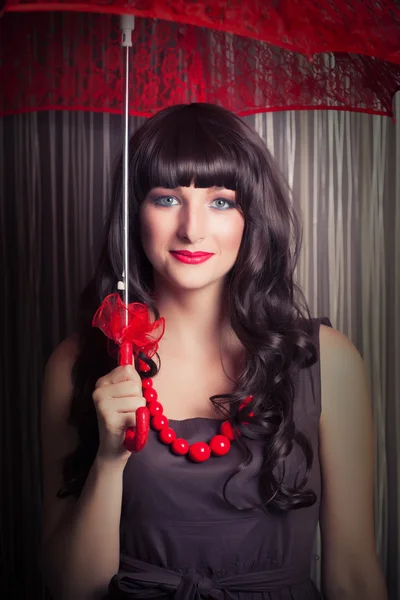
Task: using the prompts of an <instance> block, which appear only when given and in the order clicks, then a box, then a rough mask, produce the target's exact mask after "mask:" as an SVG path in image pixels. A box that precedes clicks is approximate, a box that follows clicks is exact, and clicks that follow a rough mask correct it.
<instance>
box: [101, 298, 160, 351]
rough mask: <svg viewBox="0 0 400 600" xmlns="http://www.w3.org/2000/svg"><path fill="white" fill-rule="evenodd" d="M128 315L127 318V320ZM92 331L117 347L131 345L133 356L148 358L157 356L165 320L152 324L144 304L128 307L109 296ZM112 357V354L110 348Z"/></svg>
mask: <svg viewBox="0 0 400 600" xmlns="http://www.w3.org/2000/svg"><path fill="white" fill-rule="evenodd" d="M127 315H128V318H127ZM92 325H93V327H98V328H99V329H101V331H102V332H103V333H104V334H105V335H106V336H107V337H108V338H110V339H111V340H113V341H114V342H115V343H116V344H118V345H119V346H121V345H122V344H123V343H125V342H131V343H132V344H133V351H134V354H136V355H137V354H138V353H139V352H143V353H144V354H146V356H148V357H149V358H151V357H152V356H154V354H155V353H156V352H157V349H158V342H159V341H160V339H161V338H162V336H163V335H164V330H165V319H164V318H161V319H158V320H156V321H154V323H152V322H151V320H150V314H149V309H148V307H147V306H146V305H145V304H140V303H139V302H133V303H132V304H129V307H127V306H126V305H125V304H124V302H123V301H122V299H121V296H120V295H119V294H118V293H115V294H109V295H108V296H107V297H106V298H105V299H104V300H103V303H102V305H101V306H100V308H99V309H98V310H97V311H96V314H95V315H94V317H93V321H92ZM109 352H110V354H111V355H114V354H115V350H114V349H113V348H111V347H110V346H109Z"/></svg>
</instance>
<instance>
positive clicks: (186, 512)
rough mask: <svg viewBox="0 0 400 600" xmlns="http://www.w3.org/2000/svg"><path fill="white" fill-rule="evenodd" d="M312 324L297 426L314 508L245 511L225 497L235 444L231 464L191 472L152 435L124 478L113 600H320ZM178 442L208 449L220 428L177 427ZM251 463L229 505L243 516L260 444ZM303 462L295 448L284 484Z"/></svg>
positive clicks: (298, 386)
mask: <svg viewBox="0 0 400 600" xmlns="http://www.w3.org/2000/svg"><path fill="white" fill-rule="evenodd" d="M321 322H322V323H324V324H326V325H328V326H331V323H330V321H329V319H327V318H326V317H322V318H316V319H313V327H314V329H313V330H314V333H313V335H314V336H315V340H316V342H317V348H318V361H317V362H316V363H315V364H314V365H312V366H311V367H309V368H308V369H303V370H299V371H298V374H297V375H296V378H295V402H294V420H295V423H296V426H297V428H298V429H299V430H300V431H301V432H303V433H304V434H305V435H306V436H307V437H308V439H309V441H310V443H311V445H312V448H313V451H314V461H313V466H312V469H311V472H310V474H309V479H308V483H307V485H306V488H308V489H310V488H311V489H312V490H313V491H314V492H315V493H316V494H317V502H316V503H315V504H314V505H313V506H311V507H308V508H300V509H296V510H292V511H289V513H288V514H287V515H286V516H277V515H272V514H266V513H265V512H264V511H262V510H261V509H251V510H248V509H247V510H238V509H237V508H233V507H231V506H230V505H229V504H228V503H226V502H225V500H224V498H223V495H222V489H223V485H224V483H225V481H226V479H227V477H228V475H229V474H230V473H231V472H233V471H234V470H235V469H236V468H237V466H238V465H239V464H240V463H241V462H242V460H243V456H242V453H241V452H240V450H239V448H238V445H237V444H236V445H235V442H233V443H232V446H231V450H230V452H229V453H228V454H227V455H226V456H224V457H219V458H217V457H211V458H210V459H209V460H208V461H206V462H205V463H200V464H194V463H192V462H190V461H189V460H188V459H187V458H185V457H180V456H176V455H174V454H172V453H171V452H170V450H169V448H168V447H167V446H164V445H163V444H161V443H160V442H159V441H158V439H157V434H156V432H154V431H152V430H151V432H150V437H149V441H148V443H147V445H146V447H145V448H144V450H143V451H142V452H140V453H138V454H132V456H131V457H130V459H129V461H128V463H127V465H126V468H125V471H124V490H123V501H122V515H121V526H120V534H121V537H120V539H121V560H120V568H119V573H118V574H116V575H115V576H114V577H113V579H112V580H111V582H110V586H109V593H108V596H107V598H109V599H113V600H114V599H117V598H121V599H128V598H143V599H145V598H165V599H166V600H169V599H171V600H172V599H173V600H200V599H205V598H211V599H215V600H226V599H237V600H316V599H321V598H322V596H321V594H320V592H319V591H318V590H317V588H316V586H315V585H314V583H313V581H312V580H311V578H310V570H311V565H312V561H314V560H316V559H317V558H318V557H315V556H314V555H313V545H314V540H315V534H316V528H317V522H318V516H319V508H320V497H321V476H320V463H319V455H318V430H319V418H320V413H321V380H320V363H319V325H320V323H321ZM170 423H171V426H172V427H173V428H174V429H175V431H176V433H177V435H178V437H183V438H185V439H187V440H188V441H189V442H190V443H193V442H195V441H200V440H201V441H207V440H209V439H211V437H212V436H213V435H215V434H216V433H218V429H219V424H220V422H219V421H217V420H215V419H211V418H209V419H208V418H192V419H185V420H183V421H172V420H170ZM249 444H250V445H251V449H252V453H253V460H252V462H251V464H250V465H249V466H248V467H247V468H246V469H244V470H242V471H241V472H240V473H239V475H237V476H235V477H234V478H233V479H232V480H231V482H230V484H229V485H228V488H227V496H228V498H229V499H230V500H231V501H232V502H233V503H234V504H236V505H238V506H240V507H243V508H245V509H246V507H248V506H249V505H252V504H256V503H259V502H260V497H259V494H258V487H257V483H258V472H259V469H260V466H261V462H262V447H263V444H264V443H263V442H258V441H250V440H249ZM304 463H305V459H304V455H303V453H302V452H301V451H300V450H299V449H298V447H297V445H296V444H295V445H294V449H293V451H292V453H291V454H290V455H289V457H288V459H287V460H286V473H285V483H287V484H290V483H294V480H295V477H296V472H297V470H298V468H299V467H300V469H301V471H300V476H301V475H302V474H303V473H304Z"/></svg>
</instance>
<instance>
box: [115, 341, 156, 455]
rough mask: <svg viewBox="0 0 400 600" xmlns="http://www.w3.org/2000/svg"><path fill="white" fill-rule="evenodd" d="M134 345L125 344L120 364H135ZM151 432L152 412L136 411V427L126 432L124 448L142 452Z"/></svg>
mask: <svg viewBox="0 0 400 600" xmlns="http://www.w3.org/2000/svg"><path fill="white" fill-rule="evenodd" d="M132 359H133V344H132V342H123V343H122V344H121V347H120V352H119V364H120V366H121V365H131V364H133V360H132ZM149 430H150V412H149V409H148V408H147V407H146V406H140V407H139V408H138V409H137V410H136V427H129V428H128V429H127V430H126V432H125V440H124V446H125V448H126V449H127V450H129V451H130V452H140V451H141V450H143V448H144V447H145V445H146V442H147V439H148V437H149Z"/></svg>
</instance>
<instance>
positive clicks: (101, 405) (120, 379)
mask: <svg viewBox="0 0 400 600" xmlns="http://www.w3.org/2000/svg"><path fill="white" fill-rule="evenodd" d="M92 398H93V402H94V405H95V408H96V412H97V421H98V426H99V448H98V451H97V456H98V457H99V458H102V459H107V460H108V459H112V460H113V459H121V460H123V461H124V460H125V461H127V460H128V458H129V457H130V455H131V452H130V451H129V450H127V449H126V448H125V446H124V439H125V432H126V430H127V429H128V427H135V425H136V410H137V409H138V408H140V407H143V406H146V400H145V398H144V397H143V395H142V380H141V378H140V375H139V373H138V372H137V371H136V369H135V367H134V366H133V365H124V366H119V367H116V368H115V369H114V370H113V371H111V372H110V373H108V374H107V375H105V376H104V377H100V379H98V380H97V382H96V386H95V389H94V391H93V394H92Z"/></svg>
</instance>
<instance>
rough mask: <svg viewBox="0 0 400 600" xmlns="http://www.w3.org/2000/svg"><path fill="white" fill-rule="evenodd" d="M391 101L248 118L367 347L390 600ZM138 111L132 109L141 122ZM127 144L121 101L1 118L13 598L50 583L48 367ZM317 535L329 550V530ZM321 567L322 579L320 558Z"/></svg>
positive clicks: (393, 545) (302, 268) (398, 388)
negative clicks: (44, 488) (375, 109)
mask: <svg viewBox="0 0 400 600" xmlns="http://www.w3.org/2000/svg"><path fill="white" fill-rule="evenodd" d="M396 117H397V125H395V124H394V123H393V122H392V121H391V120H390V119H388V118H384V117H378V116H370V115H367V114H360V113H354V112H353V113H351V112H344V111H318V110H315V111H309V112H305V111H298V112H297V111H296V112H275V113H265V114H259V115H255V116H252V117H246V118H245V120H246V121H247V122H249V123H250V124H252V125H253V126H254V127H255V128H256V129H257V131H258V132H259V133H260V135H261V136H262V137H263V138H264V139H265V141H266V143H267V145H268V146H269V148H270V150H271V151H272V153H273V155H274V156H275V157H276V159H277V161H278V163H279V165H280V166H281V168H282V170H283V172H284V174H285V176H286V177H287V179H288V181H289V183H290V186H291V188H292V201H293V202H294V203H295V204H296V205H297V206H298V207H299V209H300V211H301V216H302V220H303V228H304V239H303V250H302V254H301V259H300V262H299V265H298V269H297V273H296V277H297V280H298V283H299V284H300V285H301V286H302V287H303V289H304V291H305V294H306V297H307V299H308V301H309V303H310V307H311V310H312V313H313V314H314V315H327V316H329V317H330V319H331V321H332V324H333V326H334V327H335V328H337V329H339V330H340V331H342V332H343V333H345V334H346V335H347V336H348V337H349V338H350V339H351V340H352V341H353V343H354V344H355V345H356V346H357V348H358V349H359V350H360V352H361V354H362V356H363V357H364V360H365V362H366V366H367V371H368V374H369V378H370V385H371V391H372V401H373V409H374V421H375V436H376V484H375V517H376V519H375V520H376V543H377V550H378V553H379V556H380V559H381V562H382V566H383V569H384V572H385V574H386V578H387V582H388V587H389V593H390V599H391V600H396V599H398V598H399V597H400V584H399V580H398V578H399V573H400V524H399V520H398V510H397V508H398V503H399V501H398V495H399V491H400V487H399V483H400V462H399V461H400V458H399V457H400V369H399V365H400V168H399V165H400V94H397V98H396ZM142 122H143V119H139V118H132V119H131V120H130V128H131V132H133V131H134V130H135V129H136V128H137V127H138V126H140V125H141V123H142ZM120 149H121V118H120V117H119V116H115V115H113V116H111V115H107V114H94V113H73V112H39V113H31V114H26V115H19V116H13V117H5V118H2V119H0V198H1V203H0V244H1V258H0V264H1V269H2V281H3V289H2V293H1V303H2V304H1V308H2V310H1V319H2V322H1V327H2V332H3V336H2V340H1V344H2V347H1V360H2V376H1V383H2V394H1V402H0V423H1V429H2V433H1V439H0V444H1V445H0V449H1V453H0V456H1V466H2V469H1V490H2V492H1V496H2V510H1V531H0V552H1V557H0V558H1V560H0V563H1V570H2V572H1V579H0V581H1V584H0V585H3V586H5V589H4V592H5V593H6V597H7V599H8V600H10V599H11V598H14V597H15V598H17V597H20V596H22V597H23V598H30V599H32V598H35V599H36V598H37V599H42V598H43V599H44V598H45V597H46V594H45V591H44V589H43V585H42V583H41V580H40V577H39V573H38V568H37V544H38V540H39V527H40V507H41V470H40V445H39V435H40V430H39V414H40V402H41V385H42V377H43V370H44V366H45V363H46V361H47V359H48V357H49V355H50V353H51V352H52V350H53V349H54V348H55V347H56V345H57V344H59V342H60V341H61V340H63V339H64V338H65V337H66V336H67V335H68V334H70V333H71V332H72V331H73V328H74V311H75V307H76V302H77V299H78V295H79V293H80V291H81V289H82V287H83V286H84V284H85V283H86V281H87V279H88V278H89V276H90V274H91V272H92V269H93V266H94V263H95V260H96V256H97V254H98V251H99V238H100V234H101V230H102V226H103V223H104V218H105V215H106V213H107V207H108V203H109V190H110V173H111V171H112V168H113V165H114V163H115V160H116V158H117V156H118V152H120ZM338 435H340V432H338ZM315 548H316V554H318V555H319V556H320V555H321V550H320V540H319V535H318V536H317V538H316V546H315ZM319 562H320V561H319ZM314 577H315V580H316V582H317V584H318V585H319V584H320V573H319V571H315V573H314Z"/></svg>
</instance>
